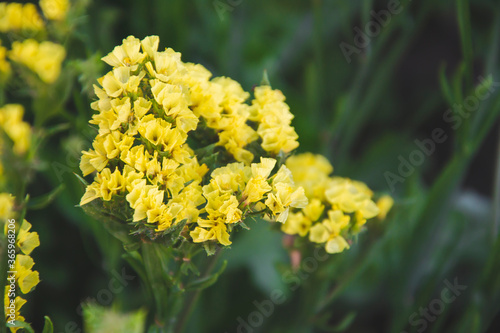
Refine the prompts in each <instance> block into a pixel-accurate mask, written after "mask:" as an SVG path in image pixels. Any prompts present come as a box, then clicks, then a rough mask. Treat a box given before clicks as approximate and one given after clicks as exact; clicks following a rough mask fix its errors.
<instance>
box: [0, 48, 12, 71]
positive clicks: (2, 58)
mask: <svg viewBox="0 0 500 333" xmlns="http://www.w3.org/2000/svg"><path fill="white" fill-rule="evenodd" d="M10 72H11V68H10V63H9V62H8V61H7V49H6V48H5V47H3V46H2V42H1V41H0V75H2V76H7V75H9V74H10Z"/></svg>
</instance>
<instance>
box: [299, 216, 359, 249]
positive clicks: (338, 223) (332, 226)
mask: <svg viewBox="0 0 500 333" xmlns="http://www.w3.org/2000/svg"><path fill="white" fill-rule="evenodd" d="M349 220H350V218H349V216H348V215H344V214H343V213H342V211H340V210H335V211H334V210H330V211H328V219H324V220H323V222H321V223H316V224H315V225H314V226H313V227H312V228H311V230H310V234H309V240H310V241H311V242H314V243H326V246H325V249H326V251H327V252H328V253H338V252H342V251H343V250H344V249H346V248H349V245H348V244H347V242H346V241H345V239H344V238H343V237H342V236H341V235H340V232H341V231H342V230H343V229H345V228H346V227H347V226H348V225H349Z"/></svg>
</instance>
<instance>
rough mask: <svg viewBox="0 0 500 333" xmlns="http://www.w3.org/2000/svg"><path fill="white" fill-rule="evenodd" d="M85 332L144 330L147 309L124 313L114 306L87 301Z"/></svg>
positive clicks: (135, 331) (83, 307)
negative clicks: (109, 306) (113, 307)
mask: <svg viewBox="0 0 500 333" xmlns="http://www.w3.org/2000/svg"><path fill="white" fill-rule="evenodd" d="M82 309H83V319H84V325H85V332H89V333H93V332H95V333H97V332H130V333H142V332H144V323H145V321H146V314H147V313H146V310H144V309H139V310H136V311H132V312H127V313H122V312H118V311H116V310H114V309H112V308H107V307H104V306H100V305H97V304H92V303H87V304H83V305H82Z"/></svg>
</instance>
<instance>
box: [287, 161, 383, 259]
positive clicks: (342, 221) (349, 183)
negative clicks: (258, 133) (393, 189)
mask: <svg viewBox="0 0 500 333" xmlns="http://www.w3.org/2000/svg"><path fill="white" fill-rule="evenodd" d="M286 165H287V166H288V167H289V168H290V170H291V171H292V174H293V177H294V179H295V181H296V183H297V184H298V185H300V186H303V187H304V189H305V193H306V195H307V197H308V198H309V204H308V205H307V206H306V207H305V208H304V209H302V210H300V211H295V212H292V213H290V216H289V218H288V220H287V221H286V222H285V224H284V225H283V226H282V230H283V232H285V233H287V234H290V235H295V234H298V235H300V236H302V237H305V236H307V235H308V234H309V240H310V241H311V242H314V243H319V244H325V249H326V251H327V252H328V253H338V252H342V251H344V250H345V249H346V248H349V243H348V240H349V239H350V238H351V237H352V236H353V235H355V234H357V233H358V232H359V231H360V229H361V227H362V226H363V225H364V224H365V223H366V220H367V219H371V218H373V217H375V216H377V215H379V214H381V217H385V215H386V214H387V212H388V210H389V209H390V208H391V206H392V203H391V200H392V198H390V197H388V196H385V197H383V198H381V201H379V202H380V204H379V205H377V204H375V202H374V201H373V200H372V197H373V192H372V191H371V190H370V189H369V188H368V187H367V186H366V185H365V184H364V183H362V182H359V181H355V180H351V179H348V178H342V177H331V176H330V174H331V173H332V172H333V167H332V166H331V164H330V163H329V162H328V160H327V159H326V158H325V157H323V156H321V155H314V154H311V153H305V154H300V155H296V156H292V157H290V158H289V159H288V160H287V162H286ZM379 207H380V208H379ZM382 215H383V216H382Z"/></svg>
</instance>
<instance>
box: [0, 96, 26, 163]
mask: <svg viewBox="0 0 500 333" xmlns="http://www.w3.org/2000/svg"><path fill="white" fill-rule="evenodd" d="M23 113H24V109H23V107H22V105H19V104H7V105H5V106H3V107H0V131H1V132H5V134H7V136H8V137H9V138H10V139H11V140H12V142H13V144H14V145H13V151H14V153H16V154H18V155H21V154H24V153H26V152H27V151H28V149H29V147H30V144H31V127H30V125H29V124H28V123H26V122H24V121H23ZM1 146H3V142H2V136H0V147H1Z"/></svg>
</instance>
